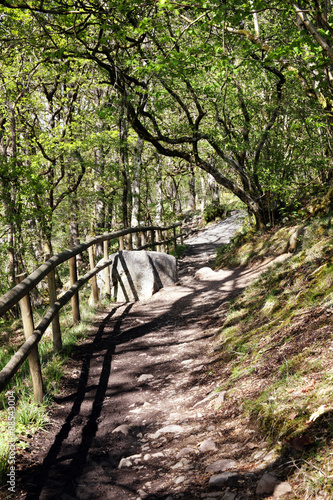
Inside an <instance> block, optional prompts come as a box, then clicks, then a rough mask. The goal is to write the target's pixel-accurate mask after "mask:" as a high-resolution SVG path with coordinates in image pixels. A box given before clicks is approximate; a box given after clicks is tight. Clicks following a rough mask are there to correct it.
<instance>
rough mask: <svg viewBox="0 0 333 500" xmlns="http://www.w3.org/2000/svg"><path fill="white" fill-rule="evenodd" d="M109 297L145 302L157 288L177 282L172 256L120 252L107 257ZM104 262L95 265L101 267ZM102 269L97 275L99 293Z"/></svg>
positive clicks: (143, 252) (125, 300) (141, 251)
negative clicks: (110, 261) (110, 262)
mask: <svg viewBox="0 0 333 500" xmlns="http://www.w3.org/2000/svg"><path fill="white" fill-rule="evenodd" d="M109 259H112V260H113V263H112V265H111V266H110V268H109V269H110V280H111V283H112V289H111V296H112V298H113V300H115V301H116V302H132V301H138V300H147V299H149V298H150V297H151V296H152V295H153V294H154V293H155V292H157V291H158V290H159V289H160V288H163V287H165V286H171V285H174V284H175V283H176V282H177V264H176V259H175V257H173V256H172V255H168V254H165V253H160V252H149V251H145V250H138V251H129V250H122V251H119V252H117V253H115V254H112V255H110V256H109ZM103 262H104V259H102V260H100V261H99V262H98V264H102V263H103ZM104 283H105V278H104V270H102V271H100V272H99V273H98V274H97V285H98V287H99V288H100V290H101V292H103V291H104V290H103V288H104Z"/></svg>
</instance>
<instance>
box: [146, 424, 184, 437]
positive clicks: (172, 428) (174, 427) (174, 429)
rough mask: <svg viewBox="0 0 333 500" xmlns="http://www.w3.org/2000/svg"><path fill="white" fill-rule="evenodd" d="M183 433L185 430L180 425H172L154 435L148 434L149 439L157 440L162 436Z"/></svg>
mask: <svg viewBox="0 0 333 500" xmlns="http://www.w3.org/2000/svg"><path fill="white" fill-rule="evenodd" d="M181 432H183V428H182V427H181V426H180V425H175V424H174V425H172V424H171V425H167V426H166V427H162V429H159V430H158V431H156V432H155V433H154V434H148V437H149V438H150V439H157V438H159V437H160V435H161V434H168V433H171V434H180V433H181Z"/></svg>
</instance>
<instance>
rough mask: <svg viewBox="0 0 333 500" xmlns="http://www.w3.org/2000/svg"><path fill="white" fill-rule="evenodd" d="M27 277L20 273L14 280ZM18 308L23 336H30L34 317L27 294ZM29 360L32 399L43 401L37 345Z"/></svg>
mask: <svg viewBox="0 0 333 500" xmlns="http://www.w3.org/2000/svg"><path fill="white" fill-rule="evenodd" d="M26 277H27V274H26V273H24V274H20V275H19V276H17V277H16V282H17V283H21V281H23V280H24V278H26ZM19 304H20V310H21V316H22V322H23V330H24V336H25V338H26V339H28V338H29V337H30V335H31V334H32V333H33V331H34V319H33V315H32V309H31V303H30V297H29V294H27V295H25V296H24V297H23V298H22V299H21V300H20V301H19ZM28 361H29V369H30V374H31V379H32V387H33V391H34V400H35V401H36V402H38V403H41V402H42V401H43V397H44V394H43V379H42V370H41V366H40V359H39V354H38V347H37V346H36V347H34V348H33V350H32V351H31V353H30V354H29V356H28Z"/></svg>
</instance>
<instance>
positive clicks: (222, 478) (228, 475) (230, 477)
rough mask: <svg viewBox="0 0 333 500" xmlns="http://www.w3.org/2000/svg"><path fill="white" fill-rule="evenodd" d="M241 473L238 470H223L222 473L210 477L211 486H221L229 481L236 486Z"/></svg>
mask: <svg viewBox="0 0 333 500" xmlns="http://www.w3.org/2000/svg"><path fill="white" fill-rule="evenodd" d="M239 477H240V476H239V474H237V472H222V474H216V475H214V476H212V477H211V478H210V479H209V482H208V484H209V486H211V487H213V488H219V487H220V486H225V485H226V484H227V483H228V484H230V486H235V485H236V484H237V483H238V479H239Z"/></svg>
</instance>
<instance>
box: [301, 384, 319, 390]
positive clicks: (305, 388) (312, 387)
mask: <svg viewBox="0 0 333 500" xmlns="http://www.w3.org/2000/svg"><path fill="white" fill-rule="evenodd" d="M315 385H316V382H312V384H311V385H308V386H306V387H304V389H302V390H301V392H309V391H312V389H314V388H315Z"/></svg>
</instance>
